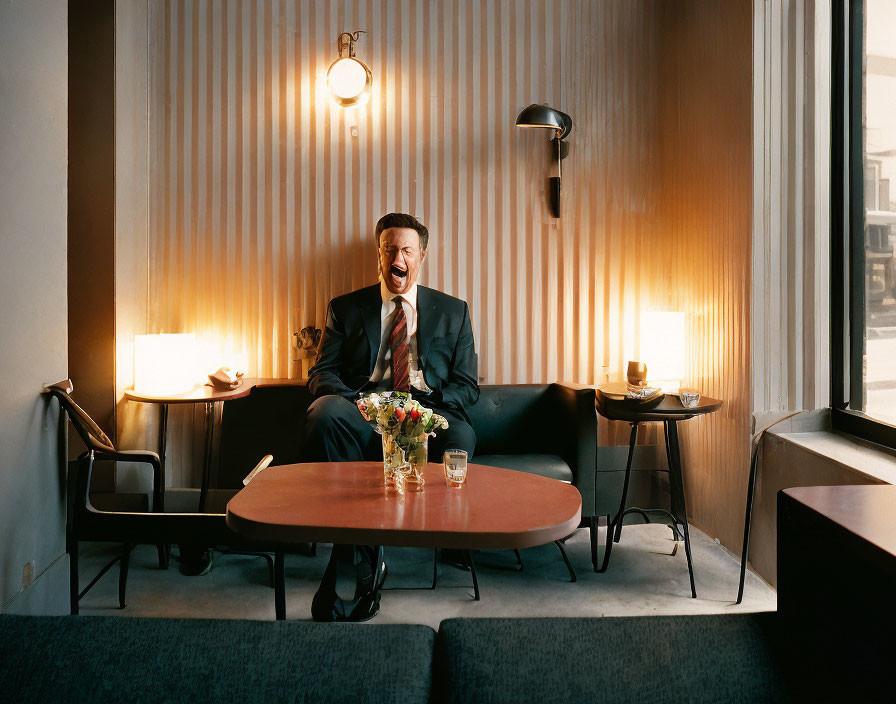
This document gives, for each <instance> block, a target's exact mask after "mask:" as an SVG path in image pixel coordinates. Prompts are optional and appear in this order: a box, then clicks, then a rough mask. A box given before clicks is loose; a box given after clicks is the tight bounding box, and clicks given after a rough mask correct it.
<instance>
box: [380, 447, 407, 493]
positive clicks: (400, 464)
mask: <svg viewBox="0 0 896 704" xmlns="http://www.w3.org/2000/svg"><path fill="white" fill-rule="evenodd" d="M382 437H383V479H384V483H385V485H386V487H387V488H389V489H396V488H398V487H397V486H396V478H397V477H398V475H399V473H400V472H401V471H402V470H403V469H405V453H404V450H403V449H402V447H401V445H400V444H399V443H398V436H397V435H392V434H390V433H383V436H382Z"/></svg>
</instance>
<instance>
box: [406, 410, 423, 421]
mask: <svg viewBox="0 0 896 704" xmlns="http://www.w3.org/2000/svg"><path fill="white" fill-rule="evenodd" d="M409 415H410V416H411V420H420V416H421V415H423V414H422V413H420V411H418V410H417V409H416V408H412V409H411V411H410V414H409Z"/></svg>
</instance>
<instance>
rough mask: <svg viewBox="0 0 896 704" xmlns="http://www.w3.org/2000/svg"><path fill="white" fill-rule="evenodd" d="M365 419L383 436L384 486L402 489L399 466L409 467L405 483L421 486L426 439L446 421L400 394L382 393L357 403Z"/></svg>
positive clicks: (359, 400)
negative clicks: (397, 476) (397, 475)
mask: <svg viewBox="0 0 896 704" xmlns="http://www.w3.org/2000/svg"><path fill="white" fill-rule="evenodd" d="M356 404H357V406H358V410H359V411H361V415H362V416H364V419H365V420H367V421H368V422H370V423H371V424H373V426H374V429H375V430H376V431H377V432H378V433H380V434H381V435H382V436H383V465H384V466H383V469H384V471H385V475H386V484H387V485H390V486H393V485H394V486H396V487H397V488H398V489H399V491H401V490H402V487H403V484H402V482H401V481H399V482H398V483H396V473H397V472H399V467H403V466H405V464H406V463H408V464H409V465H410V467H409V468H408V471H409V472H410V474H411V476H410V477H409V478H408V481H409V482H411V483H412V484H416V485H417V486H418V487H420V488H422V486H423V476H422V471H423V466H424V465H425V464H426V439H427V438H428V437H429V436H430V435H435V431H436V430H438V429H439V428H447V427H448V421H447V420H446V419H445V418H444V417H442V416H440V415H438V414H437V413H433V411H432V409H431V408H425V407H424V406H422V405H421V404H420V403H419V402H418V401H415V400H414V399H412V398H411V396H410V394H408V393H405V392H403V391H384V392H382V393H373V394H368V395H367V396H364V397H362V398H360V399H358V400H357V401H356Z"/></svg>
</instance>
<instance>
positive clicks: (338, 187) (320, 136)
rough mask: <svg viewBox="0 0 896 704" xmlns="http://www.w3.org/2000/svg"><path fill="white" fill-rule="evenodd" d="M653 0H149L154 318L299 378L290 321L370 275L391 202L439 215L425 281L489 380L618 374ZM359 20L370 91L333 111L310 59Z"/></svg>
mask: <svg viewBox="0 0 896 704" xmlns="http://www.w3.org/2000/svg"><path fill="white" fill-rule="evenodd" d="M651 6H652V3H647V2H635V3H627V2H625V3H623V2H604V3H592V2H586V1H583V0H566V1H564V2H559V3H555V2H548V1H547V0H532V1H525V2H523V1H519V2H517V1H513V0H503V1H502V0H495V1H494V2H478V1H476V0H466V1H463V0H461V1H459V2H428V1H422V0H391V1H389V2H373V0H368V1H367V2H364V1H363V0H359V1H357V2H309V1H308V0H297V1H296V2H274V1H272V0H267V1H265V0H258V1H255V0H229V1H222V2H210V1H206V2H203V1H197V2H161V1H159V2H154V3H152V5H151V16H152V19H151V24H152V26H151V64H152V66H151V71H152V80H151V94H152V97H151V102H152V104H151V108H150V109H151V126H150V132H151V134H150V139H151V143H152V148H151V165H150V166H151V203H152V207H151V210H152V213H151V221H152V222H151V232H150V251H151V258H152V267H151V270H150V277H151V281H150V302H149V306H150V327H151V328H152V329H153V330H156V331H162V330H164V331H180V330H193V331H195V332H197V333H211V334H213V335H215V336H216V337H218V338H220V339H221V340H222V341H224V342H227V343H229V344H230V346H234V347H238V348H242V349H245V350H246V351H248V352H249V353H250V371H251V373H252V374H257V375H263V376H290V375H291V374H295V373H296V370H295V369H292V368H291V365H290V361H291V355H290V338H291V334H292V332H293V331H296V330H298V329H300V328H301V327H303V326H305V325H309V324H316V325H318V326H320V325H321V323H322V322H323V317H324V313H325V306H326V302H327V300H328V299H329V298H331V297H332V296H335V295H338V294H341V293H344V292H346V291H349V290H352V289H354V288H357V287H359V286H364V285H366V284H369V283H372V282H374V281H375V280H376V263H375V252H374V246H373V243H372V230H373V226H374V224H375V223H376V220H377V219H378V218H379V216H380V215H382V214H383V213H385V212H389V211H392V210H399V211H405V212H410V213H413V214H414V215H416V216H417V217H419V218H420V219H421V220H422V221H423V222H424V223H426V224H427V226H428V227H429V228H430V231H431V233H432V240H431V249H430V252H429V257H428V259H427V262H426V265H425V267H424V270H423V272H422V275H421V281H422V283H424V284H426V285H430V286H434V287H436V288H439V289H442V290H444V291H446V292H448V293H450V294H452V295H456V296H459V297H461V298H464V299H466V300H467V301H469V303H470V305H471V309H472V315H473V321H474V329H475V332H476V336H477V343H478V347H479V352H480V357H481V372H480V374H481V375H482V377H483V378H484V380H485V381H486V382H490V383H502V382H507V383H513V382H523V381H535V382H537V381H545V380H552V379H557V378H565V379H576V380H580V381H584V382H591V381H595V380H597V379H599V378H600V376H601V373H602V370H603V369H604V367H606V368H607V370H606V371H608V372H610V373H612V374H615V373H617V372H618V371H619V370H620V369H621V365H622V363H623V361H624V360H623V357H624V356H625V354H627V353H630V352H631V350H627V351H625V352H624V350H623V348H624V346H625V343H624V337H625V334H626V332H627V330H628V328H629V327H631V326H633V325H634V322H635V321H634V317H633V316H636V315H637V312H638V310H639V309H640V308H641V307H643V306H644V305H645V304H646V301H645V300H644V295H645V292H646V291H645V289H644V286H643V285H642V284H641V283H640V281H639V278H638V276H639V272H640V271H641V267H640V266H639V263H638V259H639V256H641V255H643V254H644V253H645V251H647V252H649V250H650V248H649V247H647V246H646V243H647V241H648V239H649V231H650V227H651V222H652V220H653V219H654V218H655V203H654V200H653V199H652V197H651V189H652V188H653V183H652V179H651V176H650V169H649V165H650V156H651V152H652V151H653V145H654V144H655V139H656V137H655V134H654V123H655V106H654V104H653V101H654V100H655V98H654V97H653V96H654V93H655V91H654V90H653V89H652V87H651V86H652V84H653V81H652V79H651V76H652V75H653V72H654V71H655V70H656V66H655V60H656V54H655V50H654V49H653V45H654V43H655V37H654V34H655V31H654V29H653V27H654V24H653V22H652V21H651V19H650V16H649V13H648V12H647V8H649V7H651ZM356 28H361V29H365V30H366V31H367V34H366V35H362V38H361V40H360V42H359V43H358V45H357V55H358V57H359V58H361V59H362V60H364V61H365V62H366V63H367V64H368V65H369V66H370V68H371V70H372V72H373V78H374V83H373V91H372V96H371V99H370V101H369V102H368V103H367V105H366V106H364V107H362V108H354V109H348V110H345V109H341V108H338V107H336V106H334V105H333V104H332V103H331V102H330V101H329V100H328V99H327V96H326V93H325V85H324V79H323V77H324V75H325V73H326V70H327V68H328V66H329V64H330V62H332V61H333V60H334V58H335V56H336V49H335V39H336V36H337V34H338V33H339V32H340V31H341V30H344V29H347V30H353V29H356ZM531 102H545V103H549V104H550V105H553V106H555V107H558V108H560V109H563V110H564V111H566V112H569V113H570V114H571V115H572V116H573V120H574V121H575V127H574V130H573V133H572V135H571V137H570V144H571V151H570V157H569V158H568V159H567V160H566V161H565V162H564V164H563V166H564V182H563V183H564V194H563V217H562V218H561V219H554V218H553V217H551V216H550V214H549V213H548V211H547V208H546V183H545V179H546V178H547V177H548V176H549V175H550V174H551V168H552V164H551V152H550V148H549V144H548V140H547V134H546V133H545V132H544V131H540V130H522V129H516V128H515V127H514V120H515V117H516V114H517V113H518V112H519V110H520V109H521V108H522V107H524V106H525V105H527V104H529V103H531ZM633 242H634V246H633ZM631 342H632V343H633V342H634V340H632V341H631Z"/></svg>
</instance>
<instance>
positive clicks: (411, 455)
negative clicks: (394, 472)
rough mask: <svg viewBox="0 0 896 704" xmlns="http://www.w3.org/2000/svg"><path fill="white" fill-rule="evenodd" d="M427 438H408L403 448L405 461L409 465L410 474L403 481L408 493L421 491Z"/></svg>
mask: <svg viewBox="0 0 896 704" xmlns="http://www.w3.org/2000/svg"><path fill="white" fill-rule="evenodd" d="M428 444H429V437H428V436H427V435H418V436H417V437H413V438H410V439H409V440H408V442H407V447H406V448H405V459H406V460H407V462H408V464H409V465H410V472H409V473H408V475H407V478H406V480H405V484H406V488H407V490H408V491H423V484H424V481H425V480H424V479H423V468H424V467H426V462H427V450H428Z"/></svg>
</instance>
